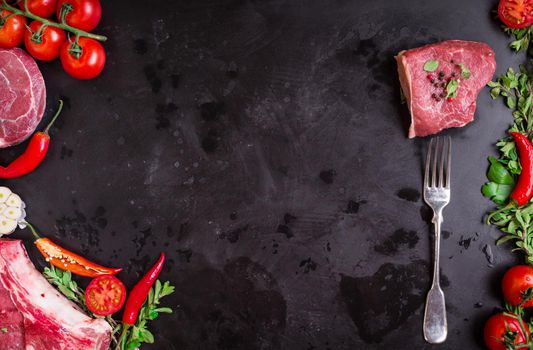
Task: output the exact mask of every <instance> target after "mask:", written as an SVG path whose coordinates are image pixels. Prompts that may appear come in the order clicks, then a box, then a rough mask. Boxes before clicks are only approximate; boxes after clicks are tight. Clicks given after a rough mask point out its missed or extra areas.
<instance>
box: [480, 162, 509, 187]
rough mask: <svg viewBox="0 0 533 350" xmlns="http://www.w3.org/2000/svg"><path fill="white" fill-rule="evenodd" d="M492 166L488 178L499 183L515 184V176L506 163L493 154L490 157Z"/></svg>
mask: <svg viewBox="0 0 533 350" xmlns="http://www.w3.org/2000/svg"><path fill="white" fill-rule="evenodd" d="M489 162H490V167H489V171H488V172H487V178H488V179H489V180H490V181H492V182H495V183H497V184H499V185H514V178H513V176H512V175H511V173H510V172H509V171H508V170H507V169H506V167H505V165H504V164H503V163H501V162H500V161H499V160H498V159H496V158H495V157H493V156H490V157H489Z"/></svg>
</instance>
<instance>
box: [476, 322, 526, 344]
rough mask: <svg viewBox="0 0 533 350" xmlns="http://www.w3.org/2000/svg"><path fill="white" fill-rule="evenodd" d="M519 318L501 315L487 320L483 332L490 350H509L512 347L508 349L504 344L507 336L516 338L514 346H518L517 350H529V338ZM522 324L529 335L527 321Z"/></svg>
mask: <svg viewBox="0 0 533 350" xmlns="http://www.w3.org/2000/svg"><path fill="white" fill-rule="evenodd" d="M517 317H518V316H516V315H513V314H507V313H499V314H496V315H493V316H491V318H489V319H488V320H487V323H485V329H484V331H483V339H484V340H485V345H486V346H487V348H488V349H489V350H506V349H509V348H510V347H506V344H504V339H505V338H504V336H506V335H508V336H510V337H511V338H514V344H516V345H517V346H516V347H515V348H516V349H524V350H526V349H528V345H527V343H526V341H527V338H526V336H525V335H524V332H523V330H522V327H521V326H520V322H519V321H518V319H517ZM522 323H523V325H524V329H525V330H526V332H528V333H529V328H528V326H527V323H526V322H525V321H522Z"/></svg>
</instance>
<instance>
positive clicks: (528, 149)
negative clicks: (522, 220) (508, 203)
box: [510, 132, 533, 206]
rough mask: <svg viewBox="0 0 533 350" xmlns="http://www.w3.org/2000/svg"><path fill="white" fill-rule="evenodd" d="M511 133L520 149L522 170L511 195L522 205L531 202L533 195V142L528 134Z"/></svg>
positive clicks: (517, 147)
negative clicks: (532, 142)
mask: <svg viewBox="0 0 533 350" xmlns="http://www.w3.org/2000/svg"><path fill="white" fill-rule="evenodd" d="M511 135H512V136H513V138H514V141H515V144H516V149H517V150H518V156H519V157H520V165H521V166H522V172H521V173H520V176H519V177H518V182H517V183H516V186H515V188H514V190H513V192H512V193H511V195H510V197H511V199H512V200H513V201H515V202H516V204H517V205H518V206H521V205H524V204H526V203H527V202H529V200H530V199H531V197H532V196H533V144H531V141H530V140H529V139H528V138H527V136H525V135H523V134H521V133H519V132H512V133H511Z"/></svg>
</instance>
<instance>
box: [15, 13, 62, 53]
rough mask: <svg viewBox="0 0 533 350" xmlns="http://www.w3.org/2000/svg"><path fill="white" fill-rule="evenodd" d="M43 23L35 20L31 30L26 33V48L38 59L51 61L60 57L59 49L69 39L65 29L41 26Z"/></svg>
mask: <svg viewBox="0 0 533 350" xmlns="http://www.w3.org/2000/svg"><path fill="white" fill-rule="evenodd" d="M41 25H42V23H41V22H39V21H33V22H31V24H30V30H31V31H30V30H27V31H26V33H24V45H25V46H26V50H28V52H29V53H30V54H31V55H32V56H33V57H34V58H36V59H38V60H43V61H51V60H54V59H56V58H58V57H59V49H61V45H63V43H64V42H65V40H67V35H66V34H65V31H64V30H63V29H61V28H57V27H54V26H45V27H43V28H41Z"/></svg>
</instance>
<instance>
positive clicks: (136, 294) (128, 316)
mask: <svg viewBox="0 0 533 350" xmlns="http://www.w3.org/2000/svg"><path fill="white" fill-rule="evenodd" d="M164 263H165V253H161V256H160V257H159V259H158V260H157V262H156V263H155V265H154V266H153V267H152V268H151V269H150V271H148V273H147V274H146V275H144V277H143V278H142V279H141V280H140V281H139V282H137V284H136V285H135V287H133V289H132V290H131V292H130V295H129V297H128V301H126V307H125V308H124V315H123V316H122V322H124V323H125V324H126V327H127V326H128V325H130V326H133V325H134V324H135V322H136V321H137V317H138V316H139V310H140V309H141V307H142V306H143V304H144V301H145V300H146V297H148V293H149V292H150V288H151V287H152V285H153V284H154V283H155V281H156V280H157V277H158V276H159V274H160V273H161V270H163V265H164Z"/></svg>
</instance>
